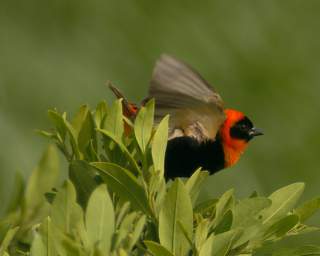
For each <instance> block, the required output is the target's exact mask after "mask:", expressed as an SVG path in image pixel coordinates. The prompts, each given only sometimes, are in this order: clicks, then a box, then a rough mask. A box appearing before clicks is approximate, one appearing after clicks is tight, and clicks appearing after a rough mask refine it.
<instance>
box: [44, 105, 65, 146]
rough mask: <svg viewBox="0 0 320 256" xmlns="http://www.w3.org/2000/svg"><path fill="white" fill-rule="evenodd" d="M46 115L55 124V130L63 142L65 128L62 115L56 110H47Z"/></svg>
mask: <svg viewBox="0 0 320 256" xmlns="http://www.w3.org/2000/svg"><path fill="white" fill-rule="evenodd" d="M48 116H49V118H50V119H51V120H52V122H53V123H54V124H55V126H56V129H57V132H58V133H59V135H60V137H61V139H62V142H63V141H64V140H65V138H66V134H67V128H66V126H65V123H64V120H63V117H62V116H61V114H59V113H58V112H57V111H56V110H48Z"/></svg>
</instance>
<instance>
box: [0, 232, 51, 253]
mask: <svg viewBox="0 0 320 256" xmlns="http://www.w3.org/2000/svg"><path fill="white" fill-rule="evenodd" d="M30 253H31V256H42V255H48V254H47V252H46V246H45V244H44V242H43V241H42V238H41V236H40V234H38V233H36V234H35V236H34V239H33V242H32V245H31V251H30ZM0 255H1V254H0Z"/></svg>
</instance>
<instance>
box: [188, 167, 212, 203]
mask: <svg viewBox="0 0 320 256" xmlns="http://www.w3.org/2000/svg"><path fill="white" fill-rule="evenodd" d="M208 176H209V172H207V171H201V168H199V169H198V170H196V171H195V172H194V173H193V174H192V176H191V177H190V178H189V179H188V180H187V182H186V184H185V186H186V189H187V190H188V192H189V195H190V197H191V201H192V205H193V206H195V203H196V201H197V199H198V196H199V193H200V190H201V186H202V184H203V182H204V181H205V179H206V178H207V177H208Z"/></svg>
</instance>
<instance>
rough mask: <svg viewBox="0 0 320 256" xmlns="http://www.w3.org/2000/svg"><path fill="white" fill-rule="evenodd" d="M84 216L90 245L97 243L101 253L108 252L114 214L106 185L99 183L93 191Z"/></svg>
mask: <svg viewBox="0 0 320 256" xmlns="http://www.w3.org/2000/svg"><path fill="white" fill-rule="evenodd" d="M85 218H86V228H87V232H88V237H89V239H90V241H91V243H92V245H93V246H94V245H95V244H97V246H98V248H99V249H100V250H101V252H102V253H103V254H109V252H110V247H111V238H112V235H113V232H114V230H115V216H114V209H113V204H112V201H111V198H110V196H109V194H108V192H107V188H106V185H100V186H99V187H97V188H96V189H95V190H94V191H93V193H92V195H91V197H90V199H89V202H88V206H87V210H86V216H85Z"/></svg>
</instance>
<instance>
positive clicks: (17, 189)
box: [0, 172, 25, 213]
mask: <svg viewBox="0 0 320 256" xmlns="http://www.w3.org/2000/svg"><path fill="white" fill-rule="evenodd" d="M24 189H25V183H24V179H23V176H22V174H21V173H20V172H16V175H15V179H14V184H13V191H12V192H11V195H10V202H9V205H8V206H7V209H6V213H10V212H12V211H15V210H16V209H17V208H18V207H19V206H20V205H21V204H22V199H23V194H24ZM0 212H1V210H0Z"/></svg>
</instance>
